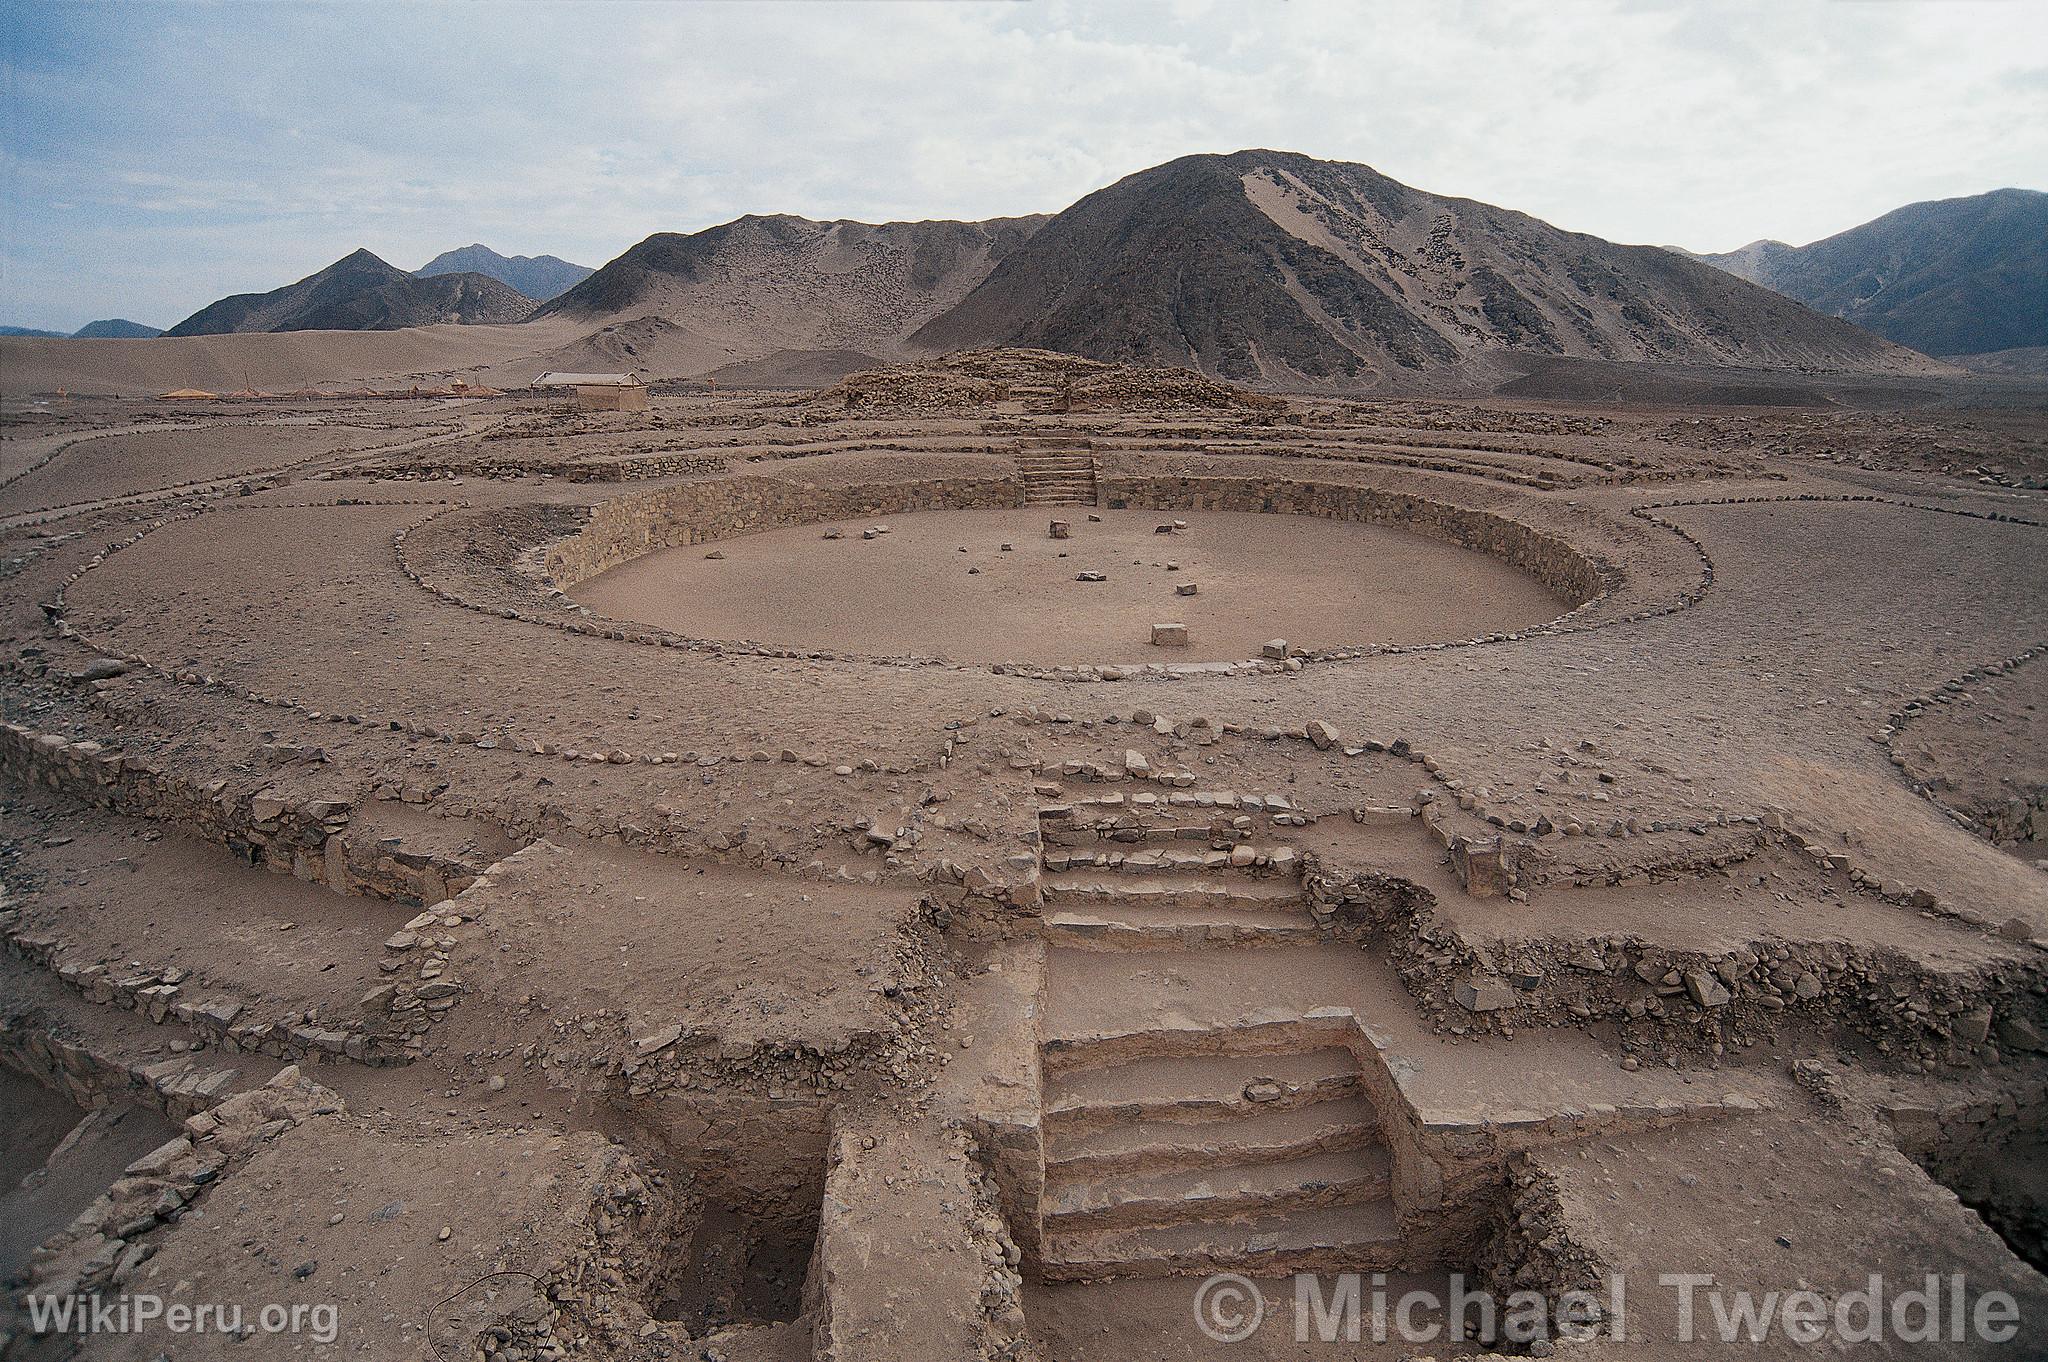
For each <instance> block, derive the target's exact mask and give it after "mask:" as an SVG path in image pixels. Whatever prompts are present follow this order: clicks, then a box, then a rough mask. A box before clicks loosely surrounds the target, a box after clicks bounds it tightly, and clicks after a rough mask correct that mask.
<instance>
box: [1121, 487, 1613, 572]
mask: <svg viewBox="0 0 2048 1362" xmlns="http://www.w3.org/2000/svg"><path fill="white" fill-rule="evenodd" d="M1098 487H1099V489H1100V494H1101V497H1102V502H1103V504H1104V505H1105V506H1111V507H1121V506H1137V507H1148V508H1156V509H1161V510H1196V511H1259V512H1265V513H1269V514H1275V515H1308V516H1319V517H1321V518H1323V519H1326V520H1349V521H1354V522H1356V523H1358V524H1363V525H1387V526H1392V527H1393V528H1395V529H1402V530H1407V531H1409V532H1410V533H1413V534H1419V535H1422V536H1424V537H1426V538H1429V539H1437V540H1441V541H1443V542H1445V543H1449V544H1456V545H1458V546H1459V547H1460V548H1466V549H1471V550H1473V551H1474V552H1476V553H1484V554H1487V555H1488V556H1490V557H1493V558H1498V559H1500V560H1501V561H1502V562H1504V563H1507V564H1508V565H1510V566H1511V567H1515V568H1519V569H1520V570H1522V571H1523V572H1526V573H1528V574H1529V575H1530V576H1532V577H1534V578H1535V579H1536V580H1537V581H1539V582H1541V583H1543V585H1544V586H1546V587H1548V588H1549V589H1550V590H1551V591H1553V592H1555V593H1556V594H1557V595H1558V596H1560V597H1563V598H1565V599H1566V600H1569V601H1571V602H1573V603H1575V604H1576V603H1578V602H1584V601H1590V600H1591V599H1593V598H1594V597H1595V596H1598V595H1599V594H1600V593H1601V592H1602V591H1604V590H1606V589H1608V588H1609V587H1611V586H1612V585H1613V584H1614V583H1615V582H1616V581H1618V580H1619V578H1618V574H1616V573H1615V572H1614V570H1613V569H1612V568H1608V567H1604V566H1603V565H1602V564H1600V563H1597V562H1595V561H1594V560H1593V559H1591V558H1589V557H1587V556H1586V555H1585V554H1583V553H1581V552H1580V551H1579V550H1578V549H1576V548H1574V547H1572V546H1571V545H1570V544H1568V543H1566V542H1565V541H1564V540H1562V539H1560V538H1558V537H1557V536H1556V535H1552V534H1547V533H1545V532H1544V531H1542V530H1538V529H1536V528H1534V527H1532V526H1529V525H1525V524H1523V523H1522V522H1521V521H1518V520H1510V519H1508V518H1507V517H1506V516H1502V515H1497V514H1495V513H1494V512H1492V511H1484V510H1479V509H1477V508H1475V507H1469V506H1454V505H1451V504H1449V503H1447V502H1441V501H1432V500H1430V499H1428V498H1426V497H1418V496H1413V495H1410V494H1407V493H1403V492H1391V491H1388V490H1386V489H1385V488H1379V487H1366V486H1358V485H1354V484H1350V483H1326V482H1305V481H1302V480H1300V479H1296V478H1230V477H1185V476H1183V477H1170V478H1169V477H1143V478H1136V477H1120V476H1114V475H1111V476H1105V477H1102V478H1101V479H1100V480H1099V482H1098Z"/></svg>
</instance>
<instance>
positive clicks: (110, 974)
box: [0, 909, 404, 1065]
mask: <svg viewBox="0 0 2048 1362" xmlns="http://www.w3.org/2000/svg"><path fill="white" fill-rule="evenodd" d="M0 934H4V935H5V937H6V940H7V949H8V952H9V954H11V955H14V956H16V957H18V958H20V959H22V960H25V961H27V962H29V963H30V964H33V965H38V966H41V967H42V968H44V969H47V970H49V971H50V972H51V973H53V974H55V975H56V976H57V978H58V979H59V980H61V981H62V982H63V983H65V984H67V985H69V986H70V987H71V988H72V989H74V990H76V991H77V992H78V993H79V994H80V995H81V996H82V997H84V998H85V999H86V1001H88V1002H92V1003H97V1004H100V1005H102V1006H111V1007H118V1008H122V1009H124V1010H126V1011H129V1012H133V1013H135V1014H136V1015H137V1016H141V1017H146V1018H147V1019H149V1020H150V1021H152V1022H156V1023H159V1024H161V1023H164V1022H168V1021H175V1022H179V1023H182V1024H184V1025H186V1026H188V1027H190V1028H191V1029H192V1030H193V1031H195V1032H197V1033H198V1034H199V1035H200V1036H202V1037H203V1038H204V1039H205V1041H206V1042H207V1043H210V1044H212V1045H216V1046H218V1047H219V1048H221V1049H222V1050H225V1051H230V1052H233V1051H243V1052H246V1053H250V1054H265V1055H270V1056H272V1057H273V1058H277V1059H309V1058H314V1057H318V1056H322V1055H325V1056H331V1057H334V1058H345V1059H352V1060H356V1061H357V1062H359V1063H363V1064H373V1065H374V1064H396V1063H400V1062H403V1059H404V1056H403V1055H402V1054H401V1053H400V1052H399V1051H398V1050H397V1048H396V1046H395V1045H394V1043H393V1042H392V1041H391V1040H390V1039H389V1038H388V1037H386V1036H383V1035H381V1034H373V1033H370V1032H369V1031H367V1030H366V1029H365V1028H363V1027H361V1026H356V1025H352V1026H345V1027H340V1026H328V1025H322V1024H319V1021H318V1019H317V1018H313V1017H310V1016H309V1015H308V1014H304V1013H298V1012H293V1013H287V1014H286V1015H285V1016H283V1017H281V1018H279V1019H278V1020H276V1021H272V1022H264V1021H256V1020H254V1019H251V1018H250V1017H248V1015H247V1009H246V1008H245V1007H244V1006H243V1004H241V1003H239V1002H236V1001H234V1000H233V999H231V998H224V997H222V998H214V999H211V1000H208V1001H199V1000H195V999H192V998H188V997H184V996H182V995H183V993H184V991H185V985H186V983H187V976H186V973H185V971H183V970H177V969H170V970H152V969H148V968H139V967H136V966H135V965H134V964H133V963H132V962H129V961H119V960H113V961H109V960H94V961H91V962H90V963H88V962H85V961H83V960H73V959H70V958H69V956H70V955H71V954H73V952H69V951H67V950H66V949H65V947H64V944H63V942H62V941H60V940H59V939H58V938H57V937H55V936H52V935H49V934H47V933H31V932H27V931H24V930H23V929H22V922H21V914H20V912H19V911H18V910H15V909H8V910H6V911H4V912H0Z"/></svg>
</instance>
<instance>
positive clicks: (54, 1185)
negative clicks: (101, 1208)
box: [0, 1068, 173, 1280]
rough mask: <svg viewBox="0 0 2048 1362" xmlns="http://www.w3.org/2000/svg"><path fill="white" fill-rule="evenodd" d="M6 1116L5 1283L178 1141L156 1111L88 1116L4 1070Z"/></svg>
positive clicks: (0, 1149)
mask: <svg viewBox="0 0 2048 1362" xmlns="http://www.w3.org/2000/svg"><path fill="white" fill-rule="evenodd" d="M0 1113H5V1116H4V1119H0V1280H6V1279H11V1278H13V1277H14V1276H15V1275H16V1274H17V1273H19V1272H21V1271H22V1270H23V1269H24V1268H25V1267H26V1266H27V1265H28V1257H29V1254H30V1253H31V1252H33V1251H34V1249H35V1247H36V1245H38V1244H40V1243H41V1242H42V1241H43V1240H44V1239H46V1238H48V1237H49V1236H50V1235H52V1234H54V1233H56V1232H57V1231H58V1230H60V1229H62V1228H63V1227H64V1226H65V1224H66V1223H68V1222H69V1221H70V1220H71V1218H72V1217H73V1216H75V1215H77V1214H78V1213H79V1212H80V1211H82V1210H84V1209H85V1208H86V1206H87V1205H88V1204H90V1203H91V1201H92V1199H93V1198H94V1197H96V1196H98V1195H99V1194H100V1192H101V1191H102V1190H104V1189H105V1188H106V1186H107V1184H108V1183H110V1182H112V1181H113V1180H114V1179H115V1178H117V1177H119V1176H120V1175H121V1170H122V1169H123V1168H125V1167H127V1166H128V1165H129V1164H130V1163H131V1162H133V1161H134V1160H136V1159H139V1158H141V1157H142V1156H143V1155H144V1154H147V1153H148V1152H149V1151H150V1150H152V1149H155V1148H156V1147H157V1146H158V1145H160V1144H162V1143H163V1142H164V1141H165V1140H168V1139H170V1138H171V1135H172V1134H173V1132H172V1130H171V1127H170V1125H169V1123H168V1122H166V1121H165V1120H164V1119H163V1116H162V1115H161V1114H160V1113H158V1112H155V1111H147V1110H144V1109H141V1108H138V1107H126V1106H121V1107H105V1108H102V1109H100V1110H98V1111H95V1112H90V1113H88V1112H84V1111H81V1110H79V1109H78V1108H77V1107H75V1106H73V1105H72V1104H71V1103H70V1102H68V1101H66V1100H65V1099H64V1098H63V1097H61V1096H59V1095H58V1094H56V1093H54V1092H52V1091H51V1090H50V1089H48V1088H45V1087H43V1086H42V1085H41V1084H39V1083H35V1082H33V1081H31V1080H29V1079H26V1078H23V1077H22V1076H21V1075H20V1074H18V1073H15V1072H14V1071H13V1070H11V1069H5V1068H0Z"/></svg>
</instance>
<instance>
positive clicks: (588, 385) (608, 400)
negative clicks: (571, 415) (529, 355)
mask: <svg viewBox="0 0 2048 1362" xmlns="http://www.w3.org/2000/svg"><path fill="white" fill-rule="evenodd" d="M533 386H534V387H536V388H573V389H575V390H576V405H577V406H579V407H581V408H583V409H584V410H585V411H646V410H647V385H646V384H644V383H642V382H641V381H640V380H639V379H637V378H635V377H634V376H633V375H631V374H558V373H552V372H550V373H545V374H542V375H541V376H540V377H539V378H536V379H535V380H533Z"/></svg>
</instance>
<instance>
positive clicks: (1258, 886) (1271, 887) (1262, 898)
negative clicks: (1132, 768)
mask: <svg viewBox="0 0 2048 1362" xmlns="http://www.w3.org/2000/svg"><path fill="white" fill-rule="evenodd" d="M1038 888H1039V893H1040V895H1041V896H1042V898H1043V900H1044V902H1046V903H1048V904H1053V903H1057V904H1072V905H1074V906H1076V907H1088V908H1105V907H1121V906H1124V905H1130V906H1133V907H1141V908H1187V909H1196V910H1222V909H1230V908H1263V909H1266V910H1268V911H1279V910H1281V909H1283V908H1289V907H1300V908H1305V906H1306V905H1305V901H1304V899H1303V898H1302V891H1301V881H1299V880H1297V879H1288V878H1283V877H1281V876H1278V875H1267V876H1264V877H1258V876H1253V875H1245V874H1231V873H1228V872H1225V873H1223V874H1220V875H1213V876H1207V877H1204V876H1190V875H1164V874H1153V875H1146V874H1140V873H1138V872H1136V871H1118V872H1113V873H1105V871H1103V870H1100V869H1096V868H1093V867H1090V868H1086V869H1080V870H1049V871H1047V872H1045V873H1044V874H1043V875H1041V876H1040V877H1039V881H1038Z"/></svg>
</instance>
